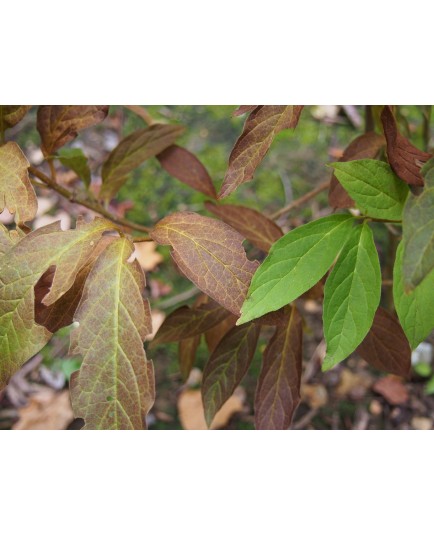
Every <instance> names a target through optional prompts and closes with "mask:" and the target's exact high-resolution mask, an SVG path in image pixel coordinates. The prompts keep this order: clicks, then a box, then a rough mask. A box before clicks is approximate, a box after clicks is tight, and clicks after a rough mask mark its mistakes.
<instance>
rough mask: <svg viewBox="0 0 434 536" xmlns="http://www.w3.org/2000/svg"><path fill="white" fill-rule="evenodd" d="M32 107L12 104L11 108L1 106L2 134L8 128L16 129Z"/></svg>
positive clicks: (0, 122)
mask: <svg viewBox="0 0 434 536" xmlns="http://www.w3.org/2000/svg"><path fill="white" fill-rule="evenodd" d="M30 108H31V106H22V105H17V104H12V105H9V106H5V105H0V132H4V131H5V130H6V129H7V128H11V127H14V126H15V125H16V124H17V123H19V122H20V121H21V119H22V118H23V117H24V116H25V115H26V113H27V112H28V111H29V110H30Z"/></svg>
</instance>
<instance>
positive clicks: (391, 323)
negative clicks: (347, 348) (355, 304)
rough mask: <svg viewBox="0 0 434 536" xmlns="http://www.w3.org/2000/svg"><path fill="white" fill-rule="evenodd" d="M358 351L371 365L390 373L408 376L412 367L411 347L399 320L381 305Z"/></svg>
mask: <svg viewBox="0 0 434 536" xmlns="http://www.w3.org/2000/svg"><path fill="white" fill-rule="evenodd" d="M356 351H357V353H358V354H359V355H360V356H361V357H363V359H364V360H365V361H366V362H367V363H369V364H370V365H371V366H373V367H375V368H376V369H378V370H382V371H384V372H389V373H390V374H396V375H397V376H405V377H407V376H408V375H409V373H410V368H411V349H410V345H409V343H408V340H407V337H406V336H405V333H404V331H403V330H402V327H401V325H400V324H399V322H398V320H397V319H396V318H395V317H394V316H393V315H392V314H391V313H389V312H388V311H386V309H383V308H382V307H379V308H378V310H377V312H376V313H375V317H374V323H373V324H372V327H371V330H370V331H369V333H368V334H367V335H366V338H365V340H364V341H363V342H362V344H361V345H360V346H359V347H358V348H357V350H356Z"/></svg>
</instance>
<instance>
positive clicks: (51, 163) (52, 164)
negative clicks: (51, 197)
mask: <svg viewBox="0 0 434 536" xmlns="http://www.w3.org/2000/svg"><path fill="white" fill-rule="evenodd" d="M48 165H49V166H50V174H51V180H53V181H54V182H57V177H56V168H55V167H54V161H53V159H52V158H50V159H49V160H48Z"/></svg>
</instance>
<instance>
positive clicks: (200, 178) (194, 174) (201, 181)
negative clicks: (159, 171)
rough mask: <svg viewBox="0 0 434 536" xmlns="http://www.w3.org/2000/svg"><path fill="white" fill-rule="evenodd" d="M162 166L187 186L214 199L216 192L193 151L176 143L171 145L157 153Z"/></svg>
mask: <svg viewBox="0 0 434 536" xmlns="http://www.w3.org/2000/svg"><path fill="white" fill-rule="evenodd" d="M157 158H158V161H159V162H160V164H161V165H162V167H163V168H164V169H165V170H166V171H167V173H169V174H170V175H172V177H175V179H178V180H180V181H181V182H183V183H184V184H186V185H187V186H190V187H191V188H194V189H195V190H197V191H198V192H202V193H203V194H205V195H208V196H209V197H213V198H214V199H215V198H216V197H217V193H216V191H215V188H214V184H213V182H212V180H211V177H210V176H209V174H208V171H207V170H206V168H205V166H204V165H203V164H202V162H200V160H199V159H198V158H196V156H194V154H193V153H190V151H187V149H184V148H183V147H179V146H178V145H171V146H170V147H168V148H167V149H165V150H164V151H162V152H161V153H159V154H158V155H157Z"/></svg>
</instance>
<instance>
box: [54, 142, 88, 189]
mask: <svg viewBox="0 0 434 536" xmlns="http://www.w3.org/2000/svg"><path fill="white" fill-rule="evenodd" d="M59 160H60V161H61V162H62V164H63V165H64V166H66V167H68V168H70V169H72V171H74V172H75V173H77V176H78V177H80V179H82V181H83V182H84V184H85V185H86V188H89V186H90V180H91V175H90V169H89V164H88V162H87V158H86V156H85V155H84V153H83V151H82V150H81V149H76V148H71V149H70V148H66V147H64V148H63V149H60V150H59Z"/></svg>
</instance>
